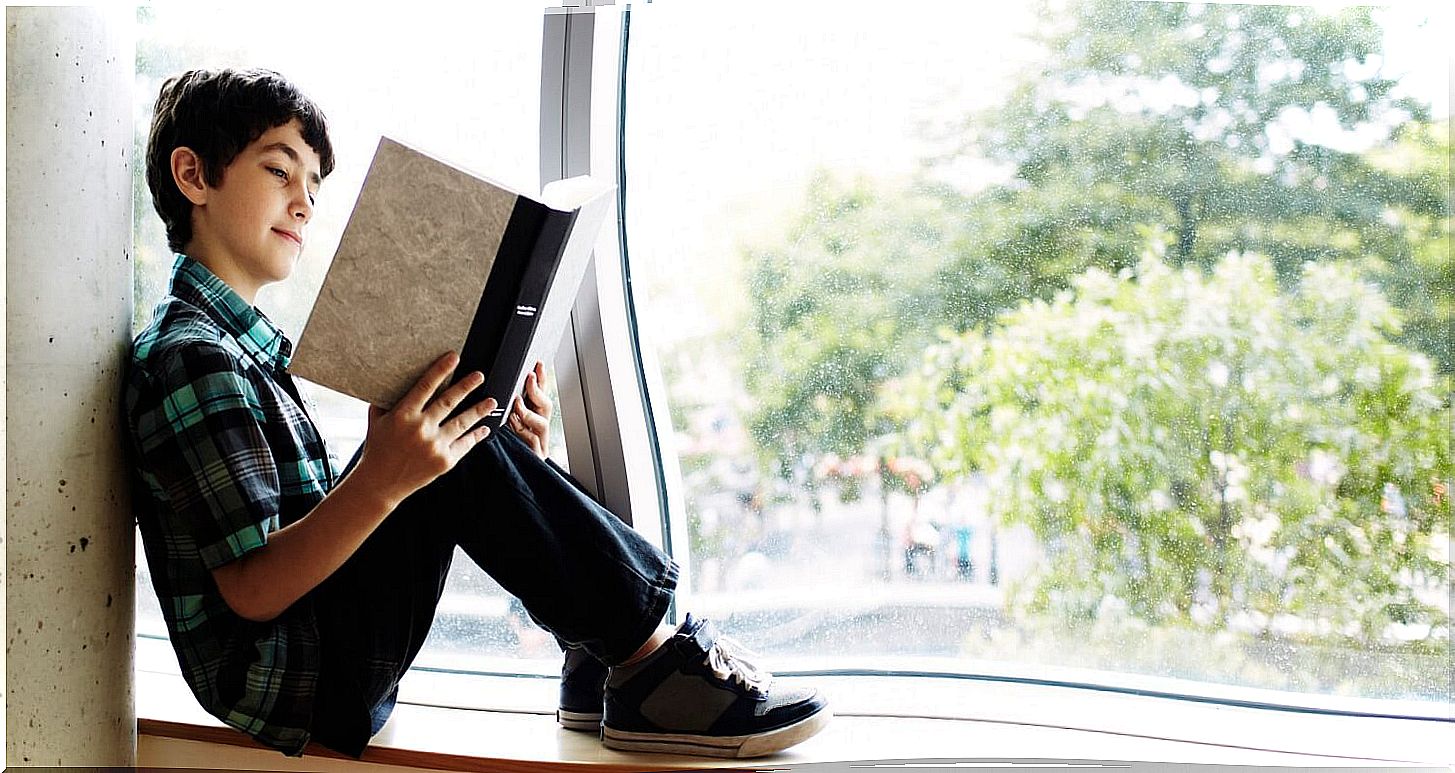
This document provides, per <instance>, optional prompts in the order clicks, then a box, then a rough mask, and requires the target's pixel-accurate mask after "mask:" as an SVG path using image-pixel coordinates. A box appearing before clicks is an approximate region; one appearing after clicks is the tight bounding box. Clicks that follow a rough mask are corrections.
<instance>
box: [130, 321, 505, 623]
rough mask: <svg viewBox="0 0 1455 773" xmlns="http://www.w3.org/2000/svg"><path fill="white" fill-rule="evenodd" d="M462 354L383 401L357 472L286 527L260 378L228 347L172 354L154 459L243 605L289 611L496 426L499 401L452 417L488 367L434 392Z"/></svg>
mask: <svg viewBox="0 0 1455 773" xmlns="http://www.w3.org/2000/svg"><path fill="white" fill-rule="evenodd" d="M457 360H458V358H457V357H455V356H454V355H453V353H451V354H447V355H446V356H445V357H442V358H441V359H440V360H439V361H437V362H436V363H435V364H434V365H433V366H431V368H430V370H429V371H428V372H426V374H425V375H424V377H423V378H421V379H420V381H419V383H418V384H416V385H415V387H414V388H413V389H411V390H410V392H409V393H408V394H407V395H406V396H405V397H404V399H402V400H401V401H400V402H399V404H398V405H396V406H395V408H394V410H392V411H389V412H387V413H386V412H384V411H381V410H379V409H376V408H372V407H371V408H370V410H369V432H368V437H367V438H366V440H365V441H364V452H363V455H362V456H361V458H360V460H359V463H358V465H356V466H355V468H354V470H353V472H352V473H350V474H349V476H348V477H347V478H346V479H345V480H344V481H343V482H340V483H339V484H338V485H337V486H336V487H335V488H334V490H333V491H332V492H330V493H329V494H328V495H327V496H325V497H324V499H323V501H321V502H319V504H318V505H316V506H315V507H314V508H313V510H312V511H310V512H309V514H308V515H306V516H304V517H303V518H302V519H300V520H299V521H297V522H296V523H293V524H291V525H289V526H288V527H286V528H283V529H276V528H270V525H271V524H276V523H277V512H278V505H279V492H280V486H279V478H278V473H277V469H276V467H275V465H274V461H273V456H272V451H271V449H270V448H269V446H268V444H267V440H266V435H265V433H264V432H263V427H262V424H261V423H260V421H259V415H260V412H259V411H256V410H255V407H256V406H257V405H258V400H257V396H256V394H254V393H253V389H252V386H251V383H250V382H248V380H247V378H246V376H245V375H243V374H242V373H241V372H240V371H239V370H238V363H237V362H236V360H235V359H234V358H233V356H232V355H230V354H228V353H227V352H226V351H224V350H222V349H221V348H220V347H217V346H216V345H212V344H196V345H192V346H188V347H186V348H184V349H182V350H180V351H178V352H176V353H174V354H172V355H171V356H169V358H168V359H167V361H166V363H165V365H164V367H163V369H162V374H161V378H160V380H159V381H160V383H159V386H160V387H161V392H162V398H161V400H160V404H159V405H158V406H157V407H156V408H155V409H154V410H152V411H149V412H147V413H145V414H143V415H142V417H141V418H140V420H139V421H138V424H137V434H138V436H139V438H140V439H141V441H142V442H141V447H142V451H143V460H142V461H143V464H144V465H145V466H146V467H147V469H148V470H149V471H150V472H151V473H152V475H154V476H155V477H156V479H157V481H158V483H160V484H161V485H162V487H163V489H164V490H165V491H166V492H167V495H168V498H169V499H170V501H171V503H172V505H173V509H174V510H175V511H176V513H175V514H176V517H177V518H178V519H179V520H180V521H181V522H182V523H181V524H179V526H180V527H181V529H183V530H185V533H186V537H187V538H189V539H191V540H192V541H194V542H195V543H196V545H197V546H198V552H199V554H200V556H201V558H202V561H203V562H204V564H205V565H206V566H207V568H208V569H209V570H210V571H211V573H212V577H213V580H214V581H215V583H216V585H217V588H218V591H219V593H220V594H221V596H222V598H223V600H224V601H225V602H226V603H227V605H228V606H229V607H230V608H231V609H232V610H233V612H235V613H236V614H238V615H239V616H240V617H244V618H247V619H249V620H257V621H265V620H270V619H272V618H274V617H277V616H278V615H279V614H281V613H282V612H283V611H284V610H286V609H287V608H288V607H289V606H290V605H292V604H293V603H294V602H295V601H297V600H298V599H299V598H302V597H303V595H304V594H306V593H308V592H309V591H310V590H312V589H313V588H314V587H316V586H317V585H318V584H319V583H320V582H322V581H323V580H324V579H325V578H327V577H328V576H329V575H330V574H332V573H333V572H334V571H335V570H336V569H338V567H339V566H341V565H342V564H343V562H344V561H346V560H347V559H348V557H349V556H350V555H352V554H353V553H354V551H355V550H357V549H358V547H359V545H361V544H363V541H364V540H365V539H366V538H367V537H368V536H369V534H371V533H372V532H373V530H374V529H375V528H376V527H377V526H378V525H379V523H380V522H382V521H383V520H384V518H385V517H386V516H388V514H389V513H390V512H391V511H392V510H393V509H394V508H395V507H396V506H397V505H398V503H399V502H401V501H403V500H404V498H405V497H407V496H409V495H410V494H411V493H413V492H414V491H416V490H418V489H419V488H422V487H423V486H424V485H425V484H427V483H429V482H430V481H431V480H433V479H434V478H435V477H438V476H439V475H440V474H443V473H444V472H445V471H447V470H449V469H450V468H452V467H453V466H454V465H455V463H456V462H457V461H458V460H459V459H460V457H462V456H463V455H464V454H465V453H466V452H467V451H469V449H470V448H473V447H474V445H475V444H476V443H478V442H479V441H480V440H482V439H484V437H485V435H486V434H488V430H487V429H486V428H485V427H479V428H476V429H471V427H472V426H473V425H474V424H475V423H477V422H478V421H480V419H482V418H484V416H485V415H486V414H488V413H489V411H491V410H493V409H494V401H492V400H485V401H483V402H481V403H479V404H476V405H475V406H472V407H471V408H470V409H469V410H466V411H463V412H462V413H461V414H460V415H459V416H458V417H456V418H455V419H452V420H450V421H448V422H445V421H444V419H445V417H446V416H447V415H448V414H449V413H450V411H451V410H452V409H453V408H454V407H455V406H457V405H458V404H459V403H460V402H461V401H462V400H463V399H464V398H465V396H466V395H467V394H468V393H469V392H470V391H472V390H473V389H475V388H476V387H478V386H479V385H480V384H481V383H482V382H483V381H484V378H483V377H482V376H481V375H480V374H479V373H472V374H470V375H468V376H466V377H465V378H463V379H461V380H460V381H459V382H458V383H456V384H455V385H453V386H451V387H450V388H449V389H447V390H445V391H444V392H443V393H442V394H441V395H440V396H439V397H438V398H437V399H435V400H434V401H433V402H429V400H428V398H429V397H430V396H431V395H433V394H434V392H435V390H437V389H438V388H439V386H440V385H441V384H442V383H443V382H444V381H445V379H446V378H447V377H448V376H449V375H450V373H451V372H452V371H453V369H454V366H455V364H456V362H457Z"/></svg>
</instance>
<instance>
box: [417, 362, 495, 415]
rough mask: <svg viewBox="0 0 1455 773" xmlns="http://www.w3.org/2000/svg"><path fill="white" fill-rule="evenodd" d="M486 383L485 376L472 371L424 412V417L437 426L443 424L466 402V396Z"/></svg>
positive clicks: (452, 385)
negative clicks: (451, 413) (458, 406)
mask: <svg viewBox="0 0 1455 773" xmlns="http://www.w3.org/2000/svg"><path fill="white" fill-rule="evenodd" d="M484 383H485V375H484V374H483V373H481V372H480V371H478V370H472V371H470V372H469V373H467V374H465V377H464V378H462V379H460V380H459V381H457V382H455V383H454V384H451V385H450V388H449V389H446V390H445V391H444V392H443V393H442V394H441V395H440V396H439V397H437V398H435V401H434V402H433V403H430V405H429V407H428V408H426V409H425V410H424V415H425V417H426V418H428V419H429V420H430V421H433V422H435V423H436V424H438V423H440V422H443V421H444V420H445V417H446V416H449V415H450V412H451V411H453V410H455V406H457V405H459V404H460V403H462V402H464V401H465V396H466V395H468V394H470V393H471V392H473V391H475V390H476V389H478V388H479V387H480V385H481V384H484Z"/></svg>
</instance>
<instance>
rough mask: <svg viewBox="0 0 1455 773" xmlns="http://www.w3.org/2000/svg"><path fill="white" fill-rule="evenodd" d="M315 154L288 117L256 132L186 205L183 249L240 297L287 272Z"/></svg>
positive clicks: (309, 199) (315, 176)
mask: <svg viewBox="0 0 1455 773" xmlns="http://www.w3.org/2000/svg"><path fill="white" fill-rule="evenodd" d="M319 167H320V163H319V158H318V153H316V152H315V151H314V150H313V148H310V147H309V146H308V143H307V142H304V141H303V136H302V134H300V133H299V124H298V122H297V121H296V120H294V121H293V122H291V123H287V124H284V125H282V126H275V127H273V128H272V129H269V130H268V131H266V132H263V134H262V136H260V137H258V138H257V139H256V140H254V141H253V142H252V144H250V145H248V146H247V147H246V148H244V149H243V150H242V152H241V153H239V154H238V156H237V158H235V159H233V161H232V163H231V164H228V165H227V168H226V169H224V170H223V173H222V182H221V184H220V185H219V186H218V187H215V188H213V187H210V186H207V187H206V188H205V190H204V191H202V195H201V196H200V198H201V199H202V201H201V202H200V203H199V202H197V201H196V199H194V206H193V209H192V226H193V231H192V242H191V244H189V245H188V252H189V254H191V255H192V256H193V257H194V258H197V259H198V260H201V261H203V263H205V264H206V265H207V267H208V268H209V269H211V270H212V272H213V273H215V274H217V275H218V278H220V279H222V280H223V281H224V282H227V283H228V285H230V286H231V287H232V288H233V289H234V290H236V291H237V292H238V294H239V295H241V296H242V297H243V298H244V299H245V300H246V301H247V302H248V303H253V302H254V299H255V298H256V296H257V291H258V290H260V289H261V288H262V287H263V286H264V285H268V284H272V283H274V282H280V281H282V280H284V279H287V278H288V276H289V275H290V274H292V273H293V266H294V265H295V264H296V263H297V261H298V256H299V254H300V253H301V252H302V251H303V244H304V241H305V229H306V228H307V225H308V221H309V220H310V219H312V217H313V199H314V196H315V195H316V194H317V192H318V186H319V184H320V183H321V182H322V180H321V177H320V176H319Z"/></svg>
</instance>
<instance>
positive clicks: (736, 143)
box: [622, 2, 1455, 703]
mask: <svg viewBox="0 0 1455 773" xmlns="http://www.w3.org/2000/svg"><path fill="white" fill-rule="evenodd" d="M1448 21H1449V19H1448V12H1447V11H1441V10H1435V9H1434V8H1433V7H1432V6H1431V5H1424V4H1404V5H1398V6H1392V7H1389V8H1372V9H1366V8H1346V7H1343V6H1340V7H1338V8H1329V7H1326V6H1320V7H1313V8H1307V7H1291V6H1237V5H1222V4H1203V3H1156V2H1087V3H1081V2H1054V3H1049V4H1039V5H1037V6H1036V7H1031V6H1030V5H1027V6H1025V7H1022V6H1021V4H1015V3H1003V4H999V5H997V6H995V7H993V8H992V7H991V6H986V5H983V4H960V5H958V6H957V5H954V4H950V5H946V4H943V3H936V4H930V3H911V4H897V5H895V6H893V8H892V9H891V8H888V7H875V8H874V9H873V10H872V11H869V12H853V11H845V12H837V11H835V12H828V10H827V9H825V8H824V7H822V6H805V7H797V6H791V7H790V6H785V5H784V4H781V3H774V4H763V3H756V2H741V3H734V4H732V6H731V8H730V9H724V8H723V7H721V6H716V5H709V6H703V5H702V4H693V3H673V2H664V3H653V4H651V5H648V6H638V7H637V8H635V9H634V10H632V11H631V12H630V24H629V35H628V37H627V38H626V43H625V46H626V50H625V61H626V62H627V66H626V70H625V80H624V89H625V96H624V102H623V104H624V118H623V124H622V126H623V128H622V131H623V133H624V148H625V150H624V155H623V164H624V179H625V181H626V187H625V200H626V210H625V233H626V237H625V241H624V245H625V249H626V252H627V256H628V259H629V264H628V265H629V267H630V271H631V275H632V287H633V288H634V291H635V304H636V311H637V314H638V317H637V320H636V322H637V328H638V330H639V331H641V336H642V340H643V346H644V348H645V352H644V361H645V362H646V363H647V365H648V368H649V369H652V368H656V369H659V374H660V379H661V388H660V390H659V391H658V392H656V393H653V394H651V399H652V404H653V406H654V407H655V408H656V424H657V429H658V431H659V435H660V438H661V441H662V442H661V445H662V447H663V449H664V454H665V458H664V462H666V464H665V465H664V468H665V469H666V470H668V471H669V475H668V484H669V487H672V488H675V489H676V490H677V491H679V492H680V497H681V499H682V501H683V502H684V503H685V506H684V507H683V508H681V509H680V510H679V511H676V512H674V513H672V515H671V516H670V517H671V518H672V519H676V522H675V523H674V524H673V526H674V528H672V529H670V531H671V533H672V534H673V535H674V538H673V547H674V549H675V551H676V554H677V555H678V557H679V559H681V560H683V562H684V563H685V564H687V567H688V570H689V571H688V577H689V578H690V583H689V585H688V587H687V588H686V589H685V593H684V595H683V597H682V598H681V599H680V600H679V607H681V608H685V609H691V610H695V611H697V612H699V613H701V614H703V615H707V616H711V617H714V618H716V619H718V620H719V621H720V622H721V623H722V624H723V626H724V627H725V628H726V629H728V630H731V631H733V632H735V633H736V634H738V635H740V636H741V638H742V639H743V640H744V641H746V642H749V643H751V644H752V645H753V646H755V647H756V648H759V649H761V650H762V651H764V652H765V653H768V654H770V655H772V656H774V657H775V659H777V660H778V662H792V663H794V664H796V665H798V666H799V667H801V668H802V669H804V670H808V671H819V670H827V669H835V668H849V669H879V668H889V669H891V670H909V671H929V672H945V673H983V672H985V671H987V670H991V671H1004V670H1005V669H1006V668H1007V667H1010V668H1012V669H1019V670H1020V671H1021V672H1029V673H1034V674H1045V673H1047V668H1048V667H1059V668H1063V669H1077V671H1075V673H1077V674H1080V676H1078V677H1076V678H1077V679H1082V680H1090V681H1102V682H1106V681H1111V682H1117V681H1125V680H1126V679H1127V678H1128V677H1130V676H1132V675H1136V677H1137V678H1141V677H1154V678H1167V679H1177V680H1186V681H1181V682H1177V683H1171V682H1168V683H1166V684H1176V685H1180V686H1177V687H1175V689H1176V690H1177V691H1185V690H1188V689H1191V690H1197V689H1199V688H1197V686H1196V683H1203V684H1210V683H1219V684H1223V685H1235V686H1240V687H1246V688H1265V689H1273V690H1279V691H1287V693H1286V694H1289V693H1303V694H1305V696H1304V698H1297V699H1295V698H1290V700H1294V701H1295V702H1298V701H1301V700H1306V699H1308V698H1309V694H1326V695H1339V696H1357V697H1361V698H1398V699H1412V700H1416V701H1430V702H1446V703H1448V701H1449V700H1450V695H1449V693H1448V690H1449V662H1450V661H1449V657H1450V654H1449V652H1450V650H1449V647H1450V625H1449V614H1450V595H1449V581H1450V547H1449V546H1450V503H1449V486H1450V480H1451V477H1452V468H1451V458H1450V453H1449V427H1450V425H1451V413H1450V394H1451V391H1450V388H1451V374H1452V372H1455V369H1452V365H1455V363H1452V361H1451V359H1450V339H1449V326H1448V325H1449V319H1450V317H1449V314H1450V308H1451V302H1452V301H1451V298H1452V297H1455V296H1452V292H1451V291H1452V284H1451V273H1450V271H1451V269H1450V263H1449V243H1450V242H1449V227H1450V212H1449V208H1448V206H1449V194H1450V191H1449V158H1450V155H1449V154H1450V146H1449V137H1450V118H1449V115H1450V109H1449V102H1448V94H1447V93H1446V87H1447V81H1446V80H1445V77H1446V76H1445V67H1446V64H1447V59H1446V53H1445V52H1446V48H1447V44H1446V38H1445V37H1444V36H1443V35H1442V30H1448V26H1444V25H1447V24H1448ZM649 381H650V379H649ZM1061 673H1064V672H1061Z"/></svg>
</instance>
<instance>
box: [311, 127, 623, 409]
mask: <svg viewBox="0 0 1455 773" xmlns="http://www.w3.org/2000/svg"><path fill="white" fill-rule="evenodd" d="M614 188H615V186H612V185H610V184H606V183H603V182H600V181H597V180H594V179H592V178H590V177H573V178H569V179H566V180H561V181H558V182H554V183H551V184H549V185H547V186H546V187H545V188H544V189H543V190H542V192H541V194H540V196H539V197H531V196H527V195H526V194H524V193H521V192H519V191H516V190H512V189H511V188H509V187H507V186H505V185H502V184H500V183H498V182H495V181H493V180H491V179H489V178H487V177H484V176H481V175H478V174H475V173H473V172H470V171H468V170H465V169H463V168H460V167H458V166H455V165H453V164H450V163H447V162H445V161H442V160H440V159H438V158H435V157H433V156H431V155H429V154H427V153H424V152H422V151H420V150H416V149H414V148H411V147H408V146H406V145H404V144H402V143H400V142H397V141H395V140H392V139H389V138H388V137H382V138H380V140H379V146H378V148H377V149H376V150H375V153H374V159H373V161H372V162H371V163H370V165H369V171H368V173H367V174H366V176H365V178H364V184H363V187H362V188H361V189H360V191H359V198H358V201H357V202H356V203H355V204H354V210H353V213H352V214H351V215H350V216H349V220H348V223H347V225H346V226H345V227H344V232H343V235H342V236H341V237H340V239H339V245H338V249H337V250H336V251H335V253H334V257H333V263H332V264H330V265H329V269H328V273H327V274H326V275H325V276H324V280H323V286H322V287H321V288H320V290H319V293H318V298H317V300H316V301H314V304H313V309H312V310H311V311H310V312H309V315H308V320H307V322H305V323H304V327H303V332H302V334H301V335H300V336H299V339H298V345H297V348H296V349H295V351H294V355H293V358H292V361H291V362H290V364H289V368H288V371H289V372H290V373H292V374H293V375H295V376H298V377H300V378H304V379H307V380H309V381H311V382H313V383H316V384H319V385H322V386H325V387H328V388H329V389H332V390H335V391H337V392H342V393H344V394H346V395H349V396H351V397H355V398H358V399H360V400H364V401H366V402H369V403H371V404H373V405H376V406H379V407H380V408H384V409H391V408H393V406H394V404H395V403H396V402H398V401H399V399H400V398H402V397H403V396H404V394H405V393H406V392H408V391H409V389H410V388H412V387H413V386H414V385H415V383H416V382H418V381H419V379H420V377H421V376H423V375H424V372H425V371H426V370H427V369H428V368H429V366H430V365H431V364H433V363H434V362H435V360H437V359H438V358H439V357H440V355H442V354H444V353H445V352H446V351H451V350H453V351H457V352H459V353H460V364H459V365H458V366H457V367H456V368H455V372H454V374H453V375H452V377H451V380H457V379H459V378H461V377H463V376H464V375H465V374H467V373H469V372H470V371H472V370H478V371H480V372H481V373H483V374H485V383H484V384H483V385H482V387H480V388H477V389H476V390H475V391H474V392H472V393H471V394H470V395H469V396H468V397H467V398H466V400H465V402H464V403H463V404H462V405H461V406H459V407H458V408H457V409H456V411H455V412H456V413H458V412H460V411H462V410H464V409H465V408H467V407H468V406H471V405H474V404H475V403H476V402H479V401H480V400H484V399H485V398H486V397H494V398H495V400H496V404H497V407H496V410H495V411H494V412H493V413H492V414H490V416H488V417H486V419H485V423H486V424H487V426H489V427H491V428H492V429H495V428H498V427H499V426H500V425H501V424H502V423H503V422H504V420H505V418H506V416H508V415H509V411H510V407H511V403H512V400H513V399H514V397H515V395H516V393H517V391H518V390H519V388H520V386H521V384H522V383H523V381H524V379H525V375H526V372H527V371H528V370H529V369H530V368H532V367H534V364H535V362H536V361H537V360H541V361H547V362H548V361H549V360H550V356H551V355H552V354H553V353H554V352H555V349H556V347H557V346H558V345H559V343H560V340H561V335H562V334H563V333H564V331H565V329H566V327H567V325H568V324H569V323H570V314H571V308H572V306H573V305H574V304H575V300H576V293H577V291H578V290H579V289H580V286H581V281H582V279H583V278H584V277H585V274H586V268H587V266H588V265H589V263H590V258H591V251H592V248H593V247H594V245H595V241H596V237H597V234H598V233H599V232H600V230H601V225H602V222H603V221H604V220H605V219H606V216H607V213H608V212H609V211H610V210H611V209H612V196H611V195H610V194H611V192H612V191H613V190H614Z"/></svg>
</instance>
